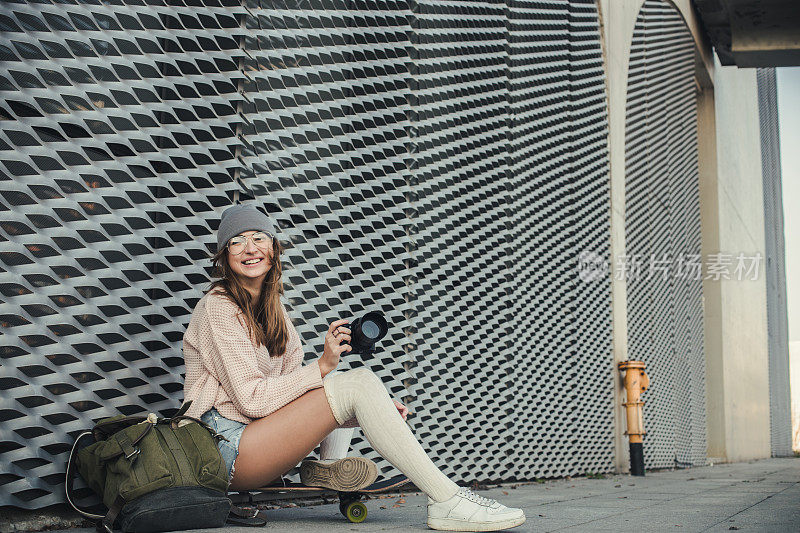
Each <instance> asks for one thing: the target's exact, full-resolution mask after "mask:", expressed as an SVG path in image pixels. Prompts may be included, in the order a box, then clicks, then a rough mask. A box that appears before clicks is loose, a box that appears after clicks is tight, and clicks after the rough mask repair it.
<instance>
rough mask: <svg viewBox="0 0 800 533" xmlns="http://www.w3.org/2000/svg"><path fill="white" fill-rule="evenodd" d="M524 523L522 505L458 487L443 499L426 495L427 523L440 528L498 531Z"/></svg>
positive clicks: (431, 526)
mask: <svg viewBox="0 0 800 533" xmlns="http://www.w3.org/2000/svg"><path fill="white" fill-rule="evenodd" d="M523 523H525V513H524V512H523V511H522V509H515V508H513V507H506V506H505V505H501V504H500V503H498V502H497V500H492V499H489V498H484V497H483V496H478V495H477V494H475V493H474V492H472V491H471V490H469V489H467V488H464V487H461V488H460V489H458V492H457V493H456V494H455V496H453V497H452V498H450V499H449V500H445V501H443V502H436V501H433V500H432V499H431V498H430V497H429V498H428V527H430V528H431V529H439V530H443V531H498V530H501V529H508V528H510V527H515V526H518V525H520V524H523Z"/></svg>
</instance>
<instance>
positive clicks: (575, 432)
mask: <svg viewBox="0 0 800 533" xmlns="http://www.w3.org/2000/svg"><path fill="white" fill-rule="evenodd" d="M597 33H598V28H597V13H596V11H595V6H594V3H593V2H570V3H569V4H564V3H554V2H523V1H515V2H513V3H511V4H510V7H509V48H510V50H511V57H510V60H509V64H510V76H509V78H510V79H509V81H510V98H511V110H512V118H511V127H510V129H511V132H510V133H511V150H510V154H509V158H510V169H509V170H510V172H509V179H508V189H509V196H510V198H509V202H508V206H509V207H508V213H509V218H510V221H509V233H508V239H507V250H508V258H509V261H508V262H509V277H510V287H509V293H508V299H509V303H510V310H511V316H512V317H513V318H512V321H511V322H510V324H509V327H508V328H507V329H506V330H505V331H506V332H507V334H508V335H507V336H508V339H509V344H510V347H509V349H510V354H511V355H512V357H513V359H512V361H511V366H512V368H513V372H514V388H513V390H514V394H513V406H514V410H513V413H512V418H511V420H510V422H511V428H512V430H513V431H515V434H514V439H513V441H512V442H511V448H510V449H511V452H510V453H511V454H512V457H513V461H511V464H512V468H513V470H512V472H513V476H514V477H517V478H519V479H530V478H533V477H546V476H556V475H567V474H575V473H585V472H600V471H609V470H611V469H612V468H613V460H614V459H613V419H612V415H613V381H612V378H613V368H612V359H611V324H610V309H611V302H610V294H609V291H608V282H607V279H608V278H607V277H605V278H600V279H597V280H594V281H586V282H585V281H581V280H580V278H579V276H578V269H577V266H578V256H579V255H580V253H581V252H593V253H595V254H596V255H597V256H598V257H600V258H607V257H608V254H609V237H608V232H609V218H608V217H609V210H608V197H609V184H608V171H607V168H608V167H607V165H608V162H607V156H606V150H605V143H606V131H607V130H606V117H605V112H604V109H605V93H604V87H603V85H604V83H603V67H602V56H601V51H600V48H599V46H598V43H597ZM565 450H569V451H568V452H567V453H565Z"/></svg>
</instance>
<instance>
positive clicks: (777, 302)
mask: <svg viewBox="0 0 800 533" xmlns="http://www.w3.org/2000/svg"><path fill="white" fill-rule="evenodd" d="M756 77H757V80H758V111H759V120H760V123H761V168H762V172H763V184H764V229H765V234H764V237H765V246H766V249H765V255H766V257H765V265H764V266H765V268H764V270H765V271H766V276H767V335H768V337H769V421H770V445H771V449H772V456H773V457H786V456H791V455H792V454H793V452H792V418H791V397H790V393H789V324H788V316H787V311H786V257H785V252H784V249H785V248H784V237H783V234H784V231H783V191H782V185H781V183H782V178H781V163H780V161H781V151H780V137H779V134H778V88H777V81H776V79H775V69H771V68H769V69H766V68H760V69H758V70H757V72H756Z"/></svg>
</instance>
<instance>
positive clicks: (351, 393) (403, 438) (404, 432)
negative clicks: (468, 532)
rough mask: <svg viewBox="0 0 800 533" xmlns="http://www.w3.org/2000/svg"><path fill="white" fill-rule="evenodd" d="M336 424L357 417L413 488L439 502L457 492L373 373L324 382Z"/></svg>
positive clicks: (361, 372) (340, 376)
mask: <svg viewBox="0 0 800 533" xmlns="http://www.w3.org/2000/svg"><path fill="white" fill-rule="evenodd" d="M322 384H323V387H324V388H325V396H326V397H327V398H328V404H329V405H330V407H331V410H332V411H333V416H334V418H335V419H336V421H337V422H339V423H340V424H343V423H344V422H345V421H347V420H349V419H351V418H353V417H354V416H355V417H356V420H358V423H359V425H360V426H361V430H362V431H363V432H364V436H365V437H366V438H367V440H368V441H369V443H370V444H371V445H372V447H373V448H374V449H375V451H376V452H378V453H379V454H381V456H382V457H383V458H385V459H386V460H387V461H389V462H390V463H392V464H393V465H394V466H395V467H396V468H397V469H398V470H400V471H401V472H402V473H404V474H405V475H406V476H408V479H410V480H411V482H412V483H414V485H416V486H417V487H419V488H420V489H421V490H422V491H424V492H425V493H426V494H427V495H428V496H430V497H431V498H432V499H434V500H436V501H444V500H447V499H449V498H451V497H452V496H453V495H454V494H455V493H456V492H458V485H456V484H455V483H453V481H451V480H450V479H448V478H447V476H445V475H444V474H443V473H442V472H441V471H440V470H439V469H438V468H436V465H435V464H433V461H431V460H430V458H429V457H428V454H426V453H425V450H423V449H422V446H420V444H419V442H417V439H416V438H415V437H414V434H413V433H411V429H410V428H409V427H408V425H407V424H406V423H405V421H404V420H403V417H401V416H400V413H399V412H398V411H397V408H396V407H395V405H394V403H392V400H391V398H389V393H388V392H387V391H386V387H385V386H384V385H383V382H382V381H381V379H380V378H379V377H378V376H376V375H375V374H374V373H373V372H372V371H371V370H369V369H366V368H358V369H356V370H350V371H349V372H340V373H338V374H336V375H334V376H331V377H330V379H328V376H326V379H325V380H323V382H322Z"/></svg>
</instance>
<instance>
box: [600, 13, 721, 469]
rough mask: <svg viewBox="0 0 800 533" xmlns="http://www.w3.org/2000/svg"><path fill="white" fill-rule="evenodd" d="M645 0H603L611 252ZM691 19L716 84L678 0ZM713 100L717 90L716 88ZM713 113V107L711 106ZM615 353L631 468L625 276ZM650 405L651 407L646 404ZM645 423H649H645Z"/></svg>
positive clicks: (615, 308) (706, 79)
mask: <svg viewBox="0 0 800 533" xmlns="http://www.w3.org/2000/svg"><path fill="white" fill-rule="evenodd" d="M644 1H645V0H598V1H597V4H598V12H599V16H600V29H601V32H602V36H601V38H602V42H603V53H604V56H605V57H604V65H605V69H606V95H607V99H608V100H607V101H608V149H609V168H610V172H609V174H610V175H609V179H610V185H611V247H610V251H611V257H610V258H609V262H610V265H612V267H613V265H614V261H615V258H616V257H619V256H621V255H623V254H625V176H626V174H625V116H626V107H627V93H628V90H627V89H628V65H629V61H630V50H631V39H632V37H633V29H634V27H635V25H636V18H637V16H638V15H639V9H640V8H641V6H642V4H644ZM673 4H674V5H675V7H676V8H677V9H678V11H679V12H680V13H681V15H682V16H683V18H684V20H685V21H686V24H687V27H688V28H689V29H690V31H691V32H692V35H693V37H694V39H695V42H696V43H697V46H698V54H697V61H696V64H697V69H696V71H697V77H698V80H700V83H703V84H705V85H708V86H709V87H710V86H712V84H713V58H712V55H711V47H710V46H709V44H708V42H707V41H706V39H705V37H704V35H703V32H702V31H701V29H700V24H699V22H698V20H697V18H696V17H695V15H694V11H693V9H692V7H691V4H690V2H689V0H677V1H675V2H673ZM711 98H712V102H713V93H712V97H711ZM712 113H713V111H712ZM611 314H612V355H613V361H614V367H613V368H612V369H611V372H612V373H613V379H614V383H615V388H614V422H615V424H616V427H615V431H614V444H615V450H616V459H615V468H616V471H617V472H628V471H629V470H630V459H629V455H628V439H627V437H626V436H625V409H624V407H622V402H623V401H624V399H625V390H624V387H623V382H622V378H621V376H620V373H619V371H618V370H617V363H619V362H620V361H625V360H627V359H628V344H627V339H628V322H627V285H626V282H625V281H624V280H616V279H613V278H612V280H611ZM645 408H646V407H645ZM645 429H646V428H645Z"/></svg>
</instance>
